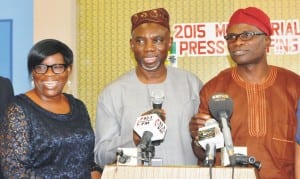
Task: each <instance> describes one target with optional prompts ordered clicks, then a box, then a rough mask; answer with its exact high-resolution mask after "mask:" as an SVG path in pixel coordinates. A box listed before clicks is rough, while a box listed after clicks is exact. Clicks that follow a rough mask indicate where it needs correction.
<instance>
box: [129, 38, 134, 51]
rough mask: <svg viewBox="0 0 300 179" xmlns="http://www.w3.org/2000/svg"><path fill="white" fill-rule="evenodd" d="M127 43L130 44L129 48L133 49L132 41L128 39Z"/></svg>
mask: <svg viewBox="0 0 300 179" xmlns="http://www.w3.org/2000/svg"><path fill="white" fill-rule="evenodd" d="M129 43H130V48H131V49H133V47H134V44H133V40H132V39H130V40H129Z"/></svg>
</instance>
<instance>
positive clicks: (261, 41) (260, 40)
mask: <svg viewBox="0 0 300 179" xmlns="http://www.w3.org/2000/svg"><path fill="white" fill-rule="evenodd" d="M244 32H257V33H262V31H261V30H259V29H258V28H257V27H255V26H252V25H248V24H235V25H232V26H231V27H230V28H229V29H228V30H227V36H228V35H237V34H241V33H244ZM270 42H271V40H270V37H268V36H266V35H261V34H260V35H253V36H252V38H251V36H250V37H249V39H247V40H242V39H241V37H237V38H236V40H232V41H229V40H227V46H228V51H229V53H230V56H231V58H232V59H233V61H235V62H236V64H237V65H248V64H257V63H260V62H262V61H263V60H266V50H267V48H268V47H269V45H270Z"/></svg>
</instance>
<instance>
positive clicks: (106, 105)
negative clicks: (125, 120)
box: [94, 89, 135, 168]
mask: <svg viewBox="0 0 300 179" xmlns="http://www.w3.org/2000/svg"><path fill="white" fill-rule="evenodd" d="M113 94H114V95H115V96H114V95H113ZM116 95H118V93H111V90H110V89H106V90H104V91H103V92H102V94H101V95H100V96H99V98H98V104H97V110H96V124H95V150H94V151H95V161H96V163H97V164H98V165H100V167H102V168H104V166H105V165H107V164H111V163H113V162H115V161H116V152H117V149H118V147H135V145H134V142H133V133H132V132H127V133H124V132H123V133H121V130H122V129H121V119H120V118H121V115H122V111H121V110H122V109H119V106H121V104H120V103H121V102H120V101H121V100H120V98H121V97H119V96H116ZM122 127H123V128H124V126H122ZM123 130H124V129H123ZM127 130H128V131H130V130H131V131H132V128H131V129H127Z"/></svg>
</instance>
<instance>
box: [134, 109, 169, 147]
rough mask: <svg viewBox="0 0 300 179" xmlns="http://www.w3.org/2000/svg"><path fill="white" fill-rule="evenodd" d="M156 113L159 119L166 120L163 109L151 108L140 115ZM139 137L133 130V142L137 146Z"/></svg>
mask: <svg viewBox="0 0 300 179" xmlns="http://www.w3.org/2000/svg"><path fill="white" fill-rule="evenodd" d="M153 113H156V114H157V115H158V116H159V117H160V119H161V120H162V121H163V122H165V120H166V113H165V110H163V109H151V110H149V111H147V112H145V113H143V114H142V115H141V116H145V115H149V114H153ZM140 140H141V137H140V136H139V135H138V134H137V133H136V132H135V131H134V130H133V142H134V144H135V145H136V146H137V145H138V144H139V143H140Z"/></svg>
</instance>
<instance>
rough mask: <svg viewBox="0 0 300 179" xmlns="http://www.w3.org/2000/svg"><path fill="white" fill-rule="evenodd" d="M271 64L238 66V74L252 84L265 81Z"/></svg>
mask: <svg viewBox="0 0 300 179" xmlns="http://www.w3.org/2000/svg"><path fill="white" fill-rule="evenodd" d="M269 72H270V66H269V65H268V64H264V65H247V66H238V67H237V73H238V75H239V76H240V77H241V78H242V79H243V80H244V81H246V82H248V83H252V84H261V83H263V82H264V81H265V80H266V79H267V78H268V75H269Z"/></svg>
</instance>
